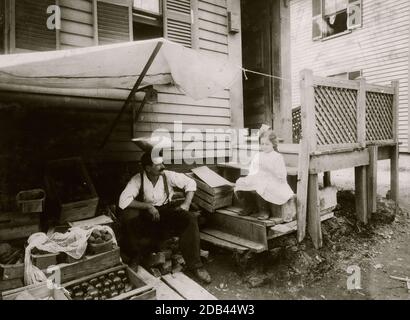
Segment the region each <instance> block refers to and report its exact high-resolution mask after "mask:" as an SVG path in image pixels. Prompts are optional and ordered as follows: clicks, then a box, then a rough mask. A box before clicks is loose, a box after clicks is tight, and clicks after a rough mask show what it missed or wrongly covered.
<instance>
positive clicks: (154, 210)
mask: <svg viewBox="0 0 410 320" xmlns="http://www.w3.org/2000/svg"><path fill="white" fill-rule="evenodd" d="M148 212H149V213H150V214H151V216H152V221H159V219H160V216H159V212H158V210H157V208H155V207H154V206H150V207H149V209H148Z"/></svg>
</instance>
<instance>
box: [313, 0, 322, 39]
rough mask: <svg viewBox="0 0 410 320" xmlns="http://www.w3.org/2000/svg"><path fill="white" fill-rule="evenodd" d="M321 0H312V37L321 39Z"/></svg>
mask: <svg viewBox="0 0 410 320" xmlns="http://www.w3.org/2000/svg"><path fill="white" fill-rule="evenodd" d="M322 9H323V6H322V0H312V39H313V40H317V39H321V38H322V36H323V33H322V22H323V14H322Z"/></svg>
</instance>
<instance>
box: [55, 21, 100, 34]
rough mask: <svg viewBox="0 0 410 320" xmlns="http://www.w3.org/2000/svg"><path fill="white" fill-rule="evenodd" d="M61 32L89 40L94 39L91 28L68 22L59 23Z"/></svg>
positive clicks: (86, 25)
mask: <svg viewBox="0 0 410 320" xmlns="http://www.w3.org/2000/svg"><path fill="white" fill-rule="evenodd" d="M61 31H62V32H68V33H72V34H77V35H81V36H86V37H91V38H93V37H94V29H93V27H92V26H90V25H88V24H82V23H76V22H73V21H68V20H62V21H61Z"/></svg>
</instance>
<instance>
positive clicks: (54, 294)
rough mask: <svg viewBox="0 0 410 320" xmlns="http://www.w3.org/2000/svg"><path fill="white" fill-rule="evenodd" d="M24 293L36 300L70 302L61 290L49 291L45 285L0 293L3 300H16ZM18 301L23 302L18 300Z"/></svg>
mask: <svg viewBox="0 0 410 320" xmlns="http://www.w3.org/2000/svg"><path fill="white" fill-rule="evenodd" d="M24 291H26V292H27V293H28V294H30V295H31V296H33V297H34V298H35V299H36V300H71V299H70V297H69V296H68V295H67V294H66V293H64V290H63V289H49V288H48V287H47V283H41V284H35V285H31V286H27V287H22V288H18V289H14V290H10V291H5V292H3V293H2V298H3V300H16V299H17V298H18V297H19V296H20V297H23V296H22V295H21V294H22V293H23V292H24ZM18 300H24V298H20V299H18Z"/></svg>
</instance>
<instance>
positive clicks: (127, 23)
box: [97, 0, 133, 45]
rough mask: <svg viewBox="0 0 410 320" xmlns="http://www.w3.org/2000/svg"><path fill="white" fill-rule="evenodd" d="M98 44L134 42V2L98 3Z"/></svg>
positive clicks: (112, 1)
mask: <svg viewBox="0 0 410 320" xmlns="http://www.w3.org/2000/svg"><path fill="white" fill-rule="evenodd" d="M97 17H98V22H97V25H98V43H99V44H100V45H103V44H110V43H119V42H128V41H132V40H133V33H132V2H131V1H118V0H117V1H114V0H111V1H110V0H107V1H101V0H99V1H98V2H97Z"/></svg>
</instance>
